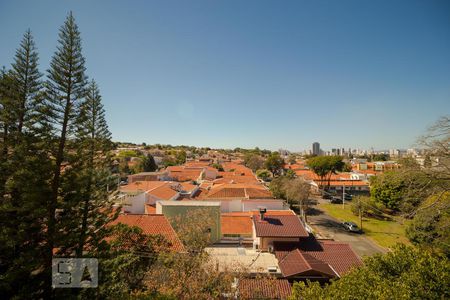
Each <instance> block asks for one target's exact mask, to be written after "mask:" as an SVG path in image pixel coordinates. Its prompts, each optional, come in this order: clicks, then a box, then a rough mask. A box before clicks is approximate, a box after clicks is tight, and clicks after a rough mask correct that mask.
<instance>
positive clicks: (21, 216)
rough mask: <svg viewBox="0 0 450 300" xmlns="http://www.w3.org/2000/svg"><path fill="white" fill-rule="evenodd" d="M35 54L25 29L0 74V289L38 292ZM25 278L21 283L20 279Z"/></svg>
mask: <svg viewBox="0 0 450 300" xmlns="http://www.w3.org/2000/svg"><path fill="white" fill-rule="evenodd" d="M40 76H41V75H40V73H39V70H38V54H37V51H36V48H35V45H34V41H33V38H32V36H31V32H30V31H27V32H26V33H25V35H24V37H23V39H22V42H21V44H20V46H19V48H18V49H17V51H16V55H15V58H14V62H13V64H12V70H11V71H9V72H6V71H5V70H3V71H2V73H1V76H0V126H1V127H2V133H1V134H0V136H1V140H0V145H1V147H0V148H1V149H2V151H1V153H0V169H1V170H2V171H1V172H0V173H1V174H0V219H1V220H2V230H1V231H0V282H1V284H0V294H1V295H3V296H4V297H7V298H8V297H13V296H15V297H18V298H26V297H39V294H37V293H36V291H38V290H39V284H40V283H39V282H40V275H41V274H40V273H39V272H36V270H40V269H41V268H42V263H43V262H42V260H41V258H42V256H43V254H44V252H43V249H42V245H43V243H44V237H43V230H42V228H43V224H42V222H43V220H44V219H45V215H44V212H43V209H42V208H43V207H45V205H46V203H45V200H46V199H47V197H48V189H47V187H48V186H47V181H48V179H49V178H48V174H49V173H50V169H49V166H50V165H49V161H48V159H47V156H46V153H45V151H42V149H41V148H40V142H39V139H38V137H39V134H40V132H39V130H38V128H37V127H36V121H37V118H36V116H37V112H38V102H39V94H40V91H41V81H40ZM24 282H27V284H26V285H24V284H23V283H24Z"/></svg>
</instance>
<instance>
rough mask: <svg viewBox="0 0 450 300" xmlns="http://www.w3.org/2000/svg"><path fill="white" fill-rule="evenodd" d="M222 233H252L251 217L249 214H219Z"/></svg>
mask: <svg viewBox="0 0 450 300" xmlns="http://www.w3.org/2000/svg"><path fill="white" fill-rule="evenodd" d="M220 228H221V231H222V234H250V235H251V234H252V231H253V229H252V219H251V217H250V215H247V216H246V215H240V216H229V215H221V216H220Z"/></svg>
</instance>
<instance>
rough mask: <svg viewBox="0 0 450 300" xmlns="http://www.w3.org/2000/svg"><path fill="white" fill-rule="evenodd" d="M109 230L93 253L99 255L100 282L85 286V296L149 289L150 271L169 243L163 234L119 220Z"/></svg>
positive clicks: (102, 296)
mask: <svg viewBox="0 0 450 300" xmlns="http://www.w3.org/2000/svg"><path fill="white" fill-rule="evenodd" d="M109 231H110V234H109V236H110V237H109V240H108V242H106V241H103V244H102V245H101V246H102V247H98V248H96V249H95V251H93V252H92V253H91V254H92V255H93V256H94V257H98V258H99V286H98V288H96V289H83V290H82V291H81V298H82V299H123V298H129V295H130V293H138V292H141V293H142V292H144V291H146V290H147V289H146V276H147V274H148V271H149V270H150V268H151V266H153V265H154V264H155V262H156V261H157V260H158V256H159V255H160V254H161V253H164V252H166V251H167V249H169V246H170V245H169V242H168V241H167V240H166V239H165V238H163V237H162V236H160V235H156V236H151V235H147V234H144V233H143V232H142V229H141V228H139V227H135V226H133V227H130V226H127V225H124V224H118V225H115V226H113V227H111V228H109Z"/></svg>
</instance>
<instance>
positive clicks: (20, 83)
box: [12, 29, 42, 133]
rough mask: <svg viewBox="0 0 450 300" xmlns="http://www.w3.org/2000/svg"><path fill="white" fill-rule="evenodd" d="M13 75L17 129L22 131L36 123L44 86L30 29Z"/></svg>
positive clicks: (22, 43)
mask: <svg viewBox="0 0 450 300" xmlns="http://www.w3.org/2000/svg"><path fill="white" fill-rule="evenodd" d="M12 75H13V78H14V81H15V83H14V84H15V89H16V91H17V96H18V97H17V99H16V101H17V103H16V105H15V117H16V120H17V131H18V132H19V133H22V132H23V130H24V127H25V128H26V129H28V130H29V129H30V127H33V126H34V125H35V123H36V122H35V121H36V120H35V118H33V117H35V116H36V109H37V101H38V100H39V96H40V95H39V93H40V91H41V88H42V83H41V80H40V78H41V76H42V74H41V73H40V72H39V70H38V53H37V51H36V46H35V43H34V40H33V36H32V35H31V31H30V30H29V29H28V30H27V31H26V32H25V34H24V37H23V39H22V42H21V43H20V47H19V48H18V49H17V50H16V55H15V59H14V63H13V64H12Z"/></svg>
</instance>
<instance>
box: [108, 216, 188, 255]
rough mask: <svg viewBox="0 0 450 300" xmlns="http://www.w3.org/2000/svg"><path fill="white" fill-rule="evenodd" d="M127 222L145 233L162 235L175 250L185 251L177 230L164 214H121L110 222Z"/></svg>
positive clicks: (112, 223)
mask: <svg viewBox="0 0 450 300" xmlns="http://www.w3.org/2000/svg"><path fill="white" fill-rule="evenodd" d="M119 223H121V224H125V225H128V226H137V227H139V228H141V229H142V231H143V233H145V234H149V235H158V234H160V235H162V236H163V237H165V238H166V239H167V240H168V241H169V242H170V243H171V249H172V250H174V251H183V250H184V246H183V244H182V243H181V241H180V239H179V238H178V236H177V234H176V233H175V230H174V229H173V228H172V226H171V225H170V223H169V221H168V220H167V219H166V217H165V216H164V215H156V214H155V215H134V214H121V215H119V217H118V218H117V219H116V220H114V221H113V222H111V223H110V225H116V224H119Z"/></svg>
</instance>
